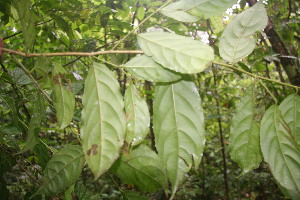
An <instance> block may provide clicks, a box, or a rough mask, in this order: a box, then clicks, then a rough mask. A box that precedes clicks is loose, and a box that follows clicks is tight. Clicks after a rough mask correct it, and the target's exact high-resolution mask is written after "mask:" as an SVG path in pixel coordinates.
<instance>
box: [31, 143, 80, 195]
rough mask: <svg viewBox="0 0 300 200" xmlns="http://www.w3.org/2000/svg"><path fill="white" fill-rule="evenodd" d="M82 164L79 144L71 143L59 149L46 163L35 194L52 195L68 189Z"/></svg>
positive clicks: (75, 178) (77, 175)
mask: <svg viewBox="0 0 300 200" xmlns="http://www.w3.org/2000/svg"><path fill="white" fill-rule="evenodd" d="M83 164H84V157H83V152H82V149H81V147H80V146H78V145H71V146H67V147H65V148H63V149H61V150H59V151H58V152H57V153H55V154H54V155H53V157H52V158H51V159H50V161H49V162H48V163H47V166H46V169H45V171H44V174H43V178H42V186H41V187H40V189H39V190H38V192H37V194H45V195H52V194H58V193H60V192H62V191H64V190H66V189H68V188H69V187H70V186H72V185H73V184H74V183H75V181H76V180H77V178H78V177H79V175H80V173H81V170H82V167H83Z"/></svg>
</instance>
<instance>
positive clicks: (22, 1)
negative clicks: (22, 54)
mask: <svg viewBox="0 0 300 200" xmlns="http://www.w3.org/2000/svg"><path fill="white" fill-rule="evenodd" d="M13 2H14V6H15V8H16V10H17V12H18V16H19V20H20V24H21V29H22V33H23V36H24V39H25V44H26V47H27V49H31V47H32V45H33V43H34V40H35V37H36V30H35V22H34V19H35V16H34V12H33V11H32V10H31V1H28V0H14V1H13Z"/></svg>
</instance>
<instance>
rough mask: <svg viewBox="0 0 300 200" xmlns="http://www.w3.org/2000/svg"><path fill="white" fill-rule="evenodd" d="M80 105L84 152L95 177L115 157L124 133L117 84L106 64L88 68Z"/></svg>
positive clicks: (123, 121)
mask: <svg viewBox="0 0 300 200" xmlns="http://www.w3.org/2000/svg"><path fill="white" fill-rule="evenodd" d="M82 103H83V106H84V107H83V110H82V120H83V126H82V128H81V139H82V146H83V151H84V154H85V158H86V162H87V164H88V165H89V167H90V169H91V170H92V172H93V173H94V175H95V177H96V178H98V177H99V176H101V175H102V174H103V173H104V172H105V171H107V170H108V169H109V167H110V166H111V165H112V164H113V162H114V161H115V160H116V159H117V158H118V156H119V152H120V149H121V147H122V145H123V142H124V137H125V131H126V121H125V113H124V101H123V98H122V95H121V93H120V87H119V83H118V81H117V80H116V78H115V77H114V75H113V74H112V72H111V71H110V70H109V69H108V68H107V67H106V66H105V65H102V64H99V63H94V64H93V67H91V68H90V70H89V72H88V76H87V78H86V81H85V88H84V94H83V98H82Z"/></svg>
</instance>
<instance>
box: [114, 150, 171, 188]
mask: <svg viewBox="0 0 300 200" xmlns="http://www.w3.org/2000/svg"><path fill="white" fill-rule="evenodd" d="M111 171H112V172H113V173H114V174H116V175H117V176H118V177H119V178H120V179H121V180H122V181H123V182H125V183H128V184H134V185H136V186H138V187H139V188H140V189H141V190H144V191H149V192H154V191H156V190H157V189H160V188H166V187H167V178H166V175H165V171H164V168H163V165H162V162H161V159H160V158H159V157H158V155H157V154H156V153H155V152H154V151H152V150H151V149H150V148H149V147H147V146H144V145H141V146H138V147H137V149H134V150H132V151H131V153H130V154H129V155H126V154H123V155H122V157H121V158H120V159H119V160H118V161H117V162H116V163H115V164H114V165H113V167H112V168H111Z"/></svg>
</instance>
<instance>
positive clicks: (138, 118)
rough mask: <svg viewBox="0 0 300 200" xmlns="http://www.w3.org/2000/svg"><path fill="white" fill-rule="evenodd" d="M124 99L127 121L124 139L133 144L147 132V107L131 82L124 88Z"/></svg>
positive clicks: (148, 115)
mask: <svg viewBox="0 0 300 200" xmlns="http://www.w3.org/2000/svg"><path fill="white" fill-rule="evenodd" d="M124 101H125V111H126V122H127V130H126V138H125V141H126V142H127V143H128V144H130V145H132V146H135V145H138V144H140V143H141V142H142V141H143V140H144V139H145V137H146V136H147V134H148V133H149V126H150V114H149V109H148V106H147V103H146V101H144V100H143V99H142V98H141V97H140V96H139V94H138V92H137V90H136V88H135V86H134V85H133V84H130V85H129V87H128V88H127V89H126V92H125V95H124Z"/></svg>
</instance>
